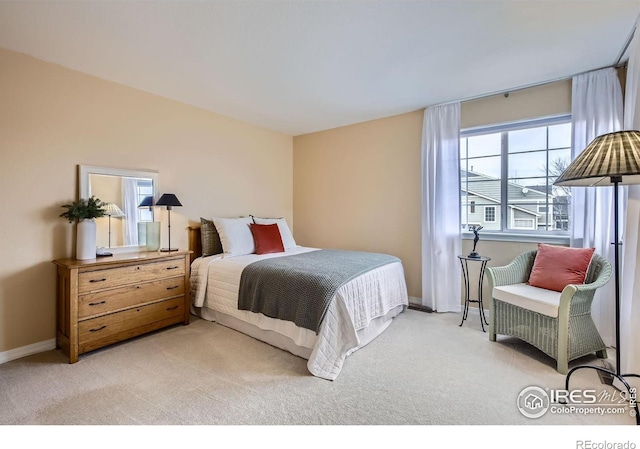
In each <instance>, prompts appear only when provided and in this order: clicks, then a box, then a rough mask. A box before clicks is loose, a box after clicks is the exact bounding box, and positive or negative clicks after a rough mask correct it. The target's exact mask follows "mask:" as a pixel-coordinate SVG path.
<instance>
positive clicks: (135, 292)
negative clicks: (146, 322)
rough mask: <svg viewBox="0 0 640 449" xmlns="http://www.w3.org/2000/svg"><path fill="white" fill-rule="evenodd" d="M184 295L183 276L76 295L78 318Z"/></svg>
mask: <svg viewBox="0 0 640 449" xmlns="http://www.w3.org/2000/svg"><path fill="white" fill-rule="evenodd" d="M183 295H184V276H183V277H176V278H169V279H162V280H159V281H152V282H143V283H140V284H133V285H127V286H126V287H120V288H114V289H111V290H103V291H99V292H95V293H87V294H84V295H81V296H79V297H78V318H79V319H83V318H86V317H88V316H94V315H99V314H103V313H109V312H113V311H116V310H121V309H125V308H127V307H132V306H135V305H144V304H145V303H149V302H153V301H157V300H159V299H163V298H171V297H173V296H183Z"/></svg>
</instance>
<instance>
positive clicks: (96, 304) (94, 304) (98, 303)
mask: <svg viewBox="0 0 640 449" xmlns="http://www.w3.org/2000/svg"><path fill="white" fill-rule="evenodd" d="M106 302H107V301H100V302H90V303H89V305H90V306H98V305H100V304H104V303H106Z"/></svg>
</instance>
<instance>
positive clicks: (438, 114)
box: [422, 103, 462, 312]
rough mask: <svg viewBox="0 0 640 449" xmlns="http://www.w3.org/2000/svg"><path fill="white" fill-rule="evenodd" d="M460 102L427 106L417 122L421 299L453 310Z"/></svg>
mask: <svg viewBox="0 0 640 449" xmlns="http://www.w3.org/2000/svg"><path fill="white" fill-rule="evenodd" d="M459 146H460V103H453V104H446V105H439V106H432V107H429V108H427V109H426V110H425V112H424V123H423V126H422V305H424V306H426V307H429V308H431V309H432V310H433V311H436V312H459V311H460V309H461V307H460V304H461V294H462V287H461V278H460V276H461V269H460V262H459V260H458V255H459V254H460V251H461V246H462V241H461V235H460V167H459V166H460V148H459Z"/></svg>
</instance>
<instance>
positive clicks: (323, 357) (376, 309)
mask: <svg viewBox="0 0 640 449" xmlns="http://www.w3.org/2000/svg"><path fill="white" fill-rule="evenodd" d="M316 250H318V248H309V247H296V248H293V249H291V250H289V251H286V252H283V253H273V254H264V255H256V254H249V255H244V256H235V257H228V256H224V255H215V256H209V257H200V258H197V259H195V260H194V261H193V264H192V267H191V296H192V304H191V306H192V307H191V309H192V312H193V313H194V314H195V315H197V316H200V317H201V318H204V319H206V320H209V321H216V322H218V323H220V324H223V325H226V326H229V327H231V328H233V329H236V330H239V331H240V332H243V333H245V334H248V335H250V336H252V337H254V338H257V339H259V340H262V341H265V342H267V343H269V344H272V345H274V346H276V347H279V348H281V349H284V350H287V351H289V352H291V353H293V354H295V355H297V356H300V357H303V358H305V359H307V360H308V362H307V368H308V369H309V372H310V373H311V374H313V375H314V376H317V377H321V378H324V379H329V380H335V379H336V378H337V376H338V374H339V373H340V371H341V369H342V366H343V364H344V360H345V359H346V357H347V356H349V355H350V354H351V353H353V352H354V351H356V350H357V349H359V348H361V347H363V346H364V345H366V344H367V343H369V342H370V341H372V340H373V339H374V338H375V337H377V336H378V335H380V334H381V333H382V332H384V330H385V329H387V327H388V326H389V324H390V323H391V321H392V319H393V317H395V316H396V315H398V314H399V313H401V312H402V311H404V310H405V309H406V307H407V305H408V295H407V288H406V282H405V278H404V269H403V266H402V263H401V262H395V263H391V264H388V265H384V266H382V267H379V268H376V269H374V270H371V271H369V272H367V273H364V274H362V275H360V276H358V277H356V278H354V279H353V280H351V281H350V282H348V283H346V284H344V285H343V286H341V287H340V288H339V289H338V290H337V291H336V294H335V296H334V298H333V300H332V301H331V302H330V305H329V309H328V311H327V314H326V316H325V319H324V320H323V322H322V324H321V326H320V329H319V332H318V333H317V334H316V333H315V332H314V331H311V330H309V329H305V328H301V327H298V326H296V325H295V324H294V323H293V322H290V321H284V320H278V319H275V318H270V317H267V316H265V315H262V314H260V313H254V312H249V311H245V310H238V289H239V284H240V276H241V274H242V270H243V269H244V267H246V266H247V265H248V264H250V263H253V262H256V261H258V260H263V259H265V258H272V257H282V256H289V255H293V254H300V253H303V252H308V251H316Z"/></svg>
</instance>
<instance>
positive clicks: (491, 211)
mask: <svg viewBox="0 0 640 449" xmlns="http://www.w3.org/2000/svg"><path fill="white" fill-rule="evenodd" d="M484 221H486V222H487V223H495V221H496V207H495V206H485V207H484Z"/></svg>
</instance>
